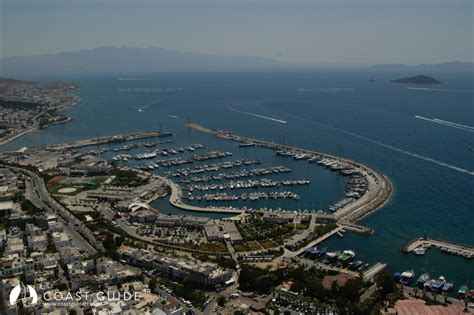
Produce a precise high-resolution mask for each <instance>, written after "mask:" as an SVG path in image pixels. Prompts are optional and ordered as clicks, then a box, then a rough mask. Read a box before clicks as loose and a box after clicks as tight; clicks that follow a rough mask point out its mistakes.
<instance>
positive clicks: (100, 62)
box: [0, 47, 474, 76]
mask: <svg viewBox="0 0 474 315" xmlns="http://www.w3.org/2000/svg"><path fill="white" fill-rule="evenodd" d="M332 67H334V68H346V67H347V68H352V69H354V68H369V69H383V70H385V69H387V70H398V69H400V70H414V71H415V70H416V71H425V70H470V71H474V64H473V63H467V62H446V63H439V64H423V65H416V66H410V65H403V64H385V65H375V66H366V65H361V64H359V65H357V64H348V63H345V64H342V63H341V64H337V63H319V64H316V63H314V64H308V63H306V64H297V63H289V62H282V61H278V60H275V59H270V58H262V57H248V56H220V55H210V54H200V53H194V52H179V51H172V50H167V49H163V48H158V47H148V48H130V47H99V48H95V49H89V50H81V51H77V52H62V53H57V54H43V55H34V56H19V57H6V58H2V59H0V75H3V76H16V75H31V74H33V75H36V74H87V73H113V74H121V73H146V72H153V73H157V72H176V71H202V70H204V71H220V70H249V69H255V70H262V69H284V68H332Z"/></svg>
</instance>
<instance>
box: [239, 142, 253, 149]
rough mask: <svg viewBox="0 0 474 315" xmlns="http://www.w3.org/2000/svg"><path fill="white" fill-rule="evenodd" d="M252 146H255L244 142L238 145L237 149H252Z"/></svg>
mask: <svg viewBox="0 0 474 315" xmlns="http://www.w3.org/2000/svg"><path fill="white" fill-rule="evenodd" d="M253 146H255V143H253V142H244V143H240V144H239V147H241V148H246V147H253Z"/></svg>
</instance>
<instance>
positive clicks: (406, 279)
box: [400, 270, 415, 285]
mask: <svg viewBox="0 0 474 315" xmlns="http://www.w3.org/2000/svg"><path fill="white" fill-rule="evenodd" d="M414 277H415V271H414V270H407V271H405V272H402V275H401V277H400V283H401V284H405V285H407V284H410V282H411V281H412V280H413V278H414Z"/></svg>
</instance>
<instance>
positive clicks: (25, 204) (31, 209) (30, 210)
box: [21, 200, 44, 215]
mask: <svg viewBox="0 0 474 315" xmlns="http://www.w3.org/2000/svg"><path fill="white" fill-rule="evenodd" d="M21 209H22V210H23V211H25V212H26V213H27V214H30V215H36V214H42V213H44V210H43V209H40V208H38V207H36V206H35V205H34V204H32V203H31V202H30V201H29V200H24V201H22V202H21Z"/></svg>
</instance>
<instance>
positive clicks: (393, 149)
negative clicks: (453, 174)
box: [287, 113, 474, 176]
mask: <svg viewBox="0 0 474 315" xmlns="http://www.w3.org/2000/svg"><path fill="white" fill-rule="evenodd" d="M287 114H288V115H291V116H293V117H295V118H296V119H300V120H302V121H305V122H308V123H310V124H315V125H320V126H323V127H325V128H329V129H333V130H336V131H339V132H342V133H344V134H347V135H350V136H353V137H356V138H358V139H361V140H364V141H367V142H370V143H373V144H375V145H378V146H381V147H383V148H386V149H389V150H392V151H396V152H398V153H402V154H405V155H408V156H411V157H414V158H417V159H420V160H423V161H426V162H430V163H433V164H436V165H438V166H442V167H445V168H448V169H451V170H453V171H457V172H460V173H464V174H467V175H471V176H474V171H470V170H467V169H464V168H462V167H459V166H456V165H452V164H449V163H446V162H443V161H439V160H436V159H433V158H431V157H428V156H424V155H421V154H418V153H414V152H410V151H407V150H404V149H401V148H398V147H395V146H393V145H390V144H386V143H383V142H380V141H378V140H375V139H371V138H368V137H365V136H362V135H359V134H357V133H355V132H351V131H347V130H344V129H339V128H336V127H333V126H330V125H327V124H324V123H318V122H315V121H312V120H309V119H306V118H302V117H300V116H297V115H294V114H290V113H287Z"/></svg>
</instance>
